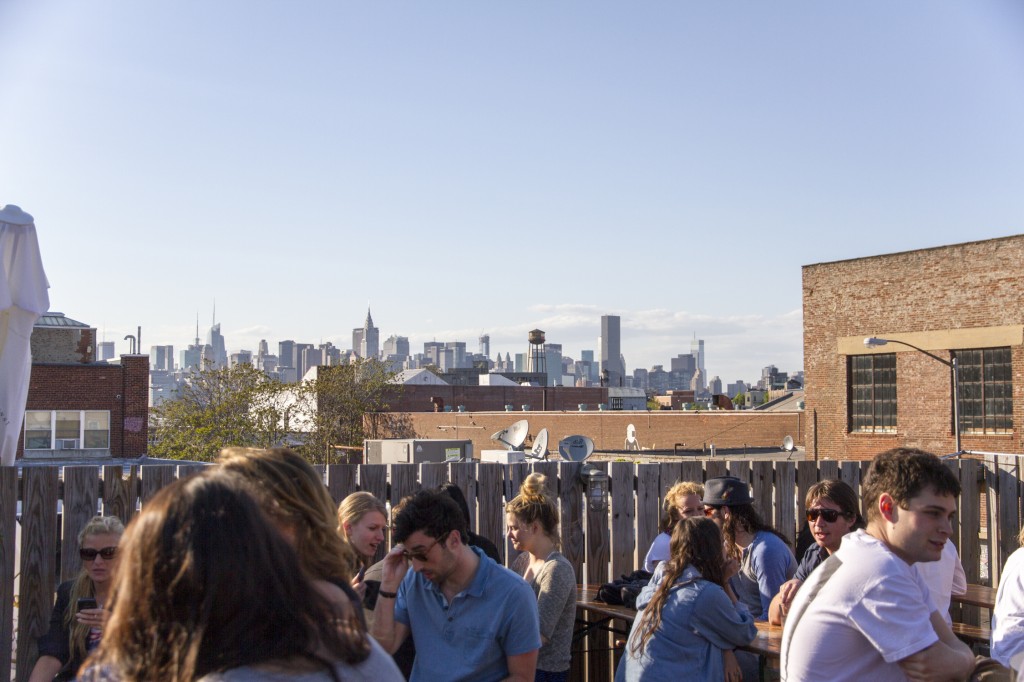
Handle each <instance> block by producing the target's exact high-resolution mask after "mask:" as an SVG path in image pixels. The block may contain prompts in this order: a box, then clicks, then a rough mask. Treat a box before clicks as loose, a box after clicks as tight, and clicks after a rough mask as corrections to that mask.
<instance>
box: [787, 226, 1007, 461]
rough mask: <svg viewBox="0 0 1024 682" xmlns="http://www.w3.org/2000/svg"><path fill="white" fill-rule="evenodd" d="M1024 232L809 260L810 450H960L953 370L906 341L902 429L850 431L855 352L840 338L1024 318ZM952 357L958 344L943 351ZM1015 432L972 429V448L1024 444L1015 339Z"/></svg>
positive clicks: (826, 453) (899, 372) (900, 359)
mask: <svg viewBox="0 0 1024 682" xmlns="http://www.w3.org/2000/svg"><path fill="white" fill-rule="evenodd" d="M1022 265H1024V236H1015V237H1006V238H1003V239H992V240H987V241H981V242H969V243H966V244H956V245H953V246H945V247H940V248H934V249H924V250H920V251H910V252H906V253H897V254H891V255H884V256H875V257H871V258H859V259H856V260H848V261H841V262H836V263H821V264H817V265H808V266H805V267H804V268H803V316H804V372H805V380H806V386H805V389H806V408H807V420H808V424H807V426H808V429H807V434H806V441H807V452H808V456H812V455H813V453H814V449H815V448H817V452H818V455H819V456H820V457H822V458H827V459H867V458H870V457H872V456H873V455H875V454H877V453H878V452H881V451H882V450H884V449H887V448H890V447H895V446H897V445H899V446H914V447H921V448H923V449H925V450H928V451H930V452H935V453H936V454H946V453H951V452H954V451H955V449H956V446H955V438H954V435H953V428H952V416H951V407H952V389H951V383H950V373H949V369H948V368H947V367H946V366H944V365H942V364H941V363H938V362H936V361H935V360H933V359H931V358H928V357H927V356H924V355H922V354H920V353H916V352H902V351H903V350H905V348H904V347H901V346H896V345H895V344H894V345H892V346H890V348H892V349H893V351H899V352H896V377H897V379H896V381H897V417H896V419H897V427H896V429H897V430H896V433H895V434H860V433H848V432H847V429H848V420H847V409H848V405H847V374H846V372H847V356H845V355H839V353H838V347H837V344H838V339H840V338H841V337H850V336H864V337H867V336H874V335H878V336H882V335H884V334H896V333H901V332H904V333H905V332H925V331H937V330H946V329H971V328H979V327H995V326H1001V325H1019V324H1022V323H1024V297H1022V292H1024V277H1022V274H1021V266H1022ZM935 354H936V355H938V356H939V357H942V358H945V359H948V358H949V357H950V354H949V352H948V351H936V352H935ZM1013 376H1014V379H1015V380H1014V386H1013V392H1014V396H1013V400H1014V407H1013V410H1014V430H1013V433H1012V434H1010V435H990V436H965V437H964V439H963V443H964V447H965V448H967V449H977V450H988V451H996V452H1020V451H1021V447H1022V444H1021V428H1020V426H1021V423H1022V418H1024V381H1021V380H1020V377H1024V348H1022V347H1021V346H1019V345H1017V346H1014V347H1013Z"/></svg>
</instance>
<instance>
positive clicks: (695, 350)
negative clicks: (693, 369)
mask: <svg viewBox="0 0 1024 682" xmlns="http://www.w3.org/2000/svg"><path fill="white" fill-rule="evenodd" d="M690 355H692V356H693V357H694V358H696V360H697V369H699V370H700V385H699V386H698V387H697V388H698V389H699V390H703V389H704V382H705V381H706V379H707V376H708V372H707V369H706V368H705V367H704V339H698V338H697V333H696V332H694V334H693V341H691V342H690Z"/></svg>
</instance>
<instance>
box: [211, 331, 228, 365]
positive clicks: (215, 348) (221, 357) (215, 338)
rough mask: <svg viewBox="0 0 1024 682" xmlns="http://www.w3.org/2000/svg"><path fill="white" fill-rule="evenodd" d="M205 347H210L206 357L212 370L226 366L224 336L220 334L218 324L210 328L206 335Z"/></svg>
mask: <svg viewBox="0 0 1024 682" xmlns="http://www.w3.org/2000/svg"><path fill="white" fill-rule="evenodd" d="M206 345H207V346H209V347H210V350H209V351H207V357H208V358H209V359H210V360H211V361H212V362H213V365H212V367H213V368H214V369H221V368H223V367H227V366H228V351H227V348H226V347H225V345H224V335H223V334H221V333H220V322H217V323H215V324H214V325H213V326H212V327H210V331H209V332H208V333H207V334H206Z"/></svg>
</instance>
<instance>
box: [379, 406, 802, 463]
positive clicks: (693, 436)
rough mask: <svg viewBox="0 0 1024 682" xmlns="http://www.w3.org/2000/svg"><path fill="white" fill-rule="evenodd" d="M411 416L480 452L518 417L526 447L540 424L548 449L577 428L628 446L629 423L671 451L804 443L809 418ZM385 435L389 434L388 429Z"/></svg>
mask: <svg viewBox="0 0 1024 682" xmlns="http://www.w3.org/2000/svg"><path fill="white" fill-rule="evenodd" d="M407 416H408V424H409V426H410V427H411V430H412V432H413V433H412V434H409V433H404V434H402V435H403V436H406V437H408V436H410V435H413V436H414V437H416V438H440V439H468V440H471V441H473V452H474V453H476V456H477V457H479V453H480V451H481V450H487V449H495V448H497V447H498V446H497V445H496V444H495V443H494V441H492V440H491V435H492V434H494V433H496V432H498V431H500V430H501V429H503V428H505V427H507V426H508V425H509V424H511V423H512V422H514V421H517V420H519V419H526V420H527V421H529V424H530V433H529V435H528V436H527V440H526V445H527V447H529V446H530V445H532V444H533V438H534V437H535V436H536V435H537V433H538V432H539V431H540V430H541V429H543V428H546V429H547V430H548V433H549V434H550V440H549V442H548V450H549V451H550V452H557V451H558V441H559V440H561V439H562V438H565V437H566V436H570V435H575V434H581V435H584V436H589V437H590V438H591V439H593V441H594V445H595V447H596V448H597V450H598V451H609V450H611V451H615V450H620V451H621V450H625V449H626V444H625V441H626V433H627V428H628V427H629V426H630V425H632V426H633V427H634V429H635V431H636V438H637V441H638V442H639V445H640V447H641V449H643V450H661V451H666V450H667V451H671V450H673V448H674V447H675V446H676V445H678V446H679V447H680V449H686V450H690V451H693V450H701V449H702V448H705V447H707V448H710V447H711V446H714V447H715V448H716V449H725V448H736V449H742V448H751V449H755V448H758V449H762V448H778V447H779V445H780V444H781V443H782V440H783V438H785V437H786V436H792V437H793V439H794V440H795V441H796V443H797V445H802V444H803V432H804V422H805V415H804V412H802V411H794V412H754V411H750V410H746V411H726V410H717V411H702V412H682V411H675V410H658V411H652V412H647V411H646V410H645V411H642V412H629V411H611V410H606V411H603V412H598V411H595V410H589V411H586V412H579V411H572V410H566V411H558V412H551V411H548V412H539V411H530V412H522V411H518V412H410V413H408V414H407ZM382 435H383V436H385V437H387V435H388V434H382ZM499 449H500V448H499ZM556 459H557V458H556Z"/></svg>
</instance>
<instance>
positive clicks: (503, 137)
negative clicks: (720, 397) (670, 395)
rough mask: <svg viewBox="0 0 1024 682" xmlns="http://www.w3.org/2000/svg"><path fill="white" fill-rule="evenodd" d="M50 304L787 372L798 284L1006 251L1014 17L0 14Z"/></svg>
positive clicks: (14, 146) (3, 81)
mask: <svg viewBox="0 0 1024 682" xmlns="http://www.w3.org/2000/svg"><path fill="white" fill-rule="evenodd" d="M0 92H2V103H0V205H2V204H6V203H12V204H18V205H20V206H21V207H22V208H23V209H24V210H26V211H28V212H29V213H32V214H33V215H34V216H35V218H36V225H37V228H38V230H39V235H40V243H41V248H42V252H43V260H44V264H45V266H46V270H47V274H48V276H49V278H50V283H51V285H52V288H51V290H50V297H51V302H52V303H51V309H52V310H57V311H61V312H64V313H66V314H67V315H68V316H70V317H73V318H76V319H79V320H81V321H83V322H87V323H89V324H92V325H95V326H97V327H99V328H100V329H101V332H102V333H104V334H105V336H106V338H107V339H108V340H116V341H117V342H118V352H126V351H127V344H126V342H123V341H122V340H121V339H122V337H123V336H124V335H125V334H128V333H134V331H135V327H136V326H138V325H142V328H143V332H142V333H143V346H144V349H146V350H148V347H149V346H150V345H152V344H157V343H160V344H167V343H169V344H174V345H175V348H176V350H180V349H181V348H183V347H184V346H185V345H186V344H187V343H189V342H190V340H191V338H192V337H193V335H194V327H195V318H196V313H197V312H198V313H199V316H200V320H201V323H202V325H203V327H204V329H203V332H202V333H203V335H204V336H205V327H207V326H208V325H209V323H210V317H211V312H212V307H213V301H214V299H216V305H217V317H218V320H219V321H220V322H221V323H222V325H223V329H224V333H225V336H226V338H227V344H228V348H229V350H237V349H239V348H249V349H255V346H256V343H257V342H258V340H259V339H260V338H266V339H267V340H268V341H269V342H270V344H271V348H272V349H275V350H276V343H277V341H278V340H280V339H284V338H291V339H295V340H297V341H300V342H309V343H318V342H320V341H328V340H330V341H333V342H334V343H335V344H336V345H338V346H340V347H342V348H347V347H349V345H350V341H351V329H352V328H353V327H356V326H360V325H361V323H362V321H363V319H364V317H365V314H366V306H367V302H369V303H370V304H371V305H372V308H373V315H374V320H375V322H376V323H377V325H378V326H379V327H380V329H381V337H382V340H383V338H385V337H386V336H388V335H390V334H395V333H397V334H402V335H407V336H409V337H410V340H411V342H412V345H413V349H414V351H415V350H421V349H422V343H423V341H427V340H431V339H433V338H436V339H438V340H456V339H458V340H464V341H466V342H467V345H468V347H469V348H470V349H473V350H475V349H476V337H477V336H478V335H479V334H480V333H481V332H488V333H490V335H491V339H492V341H491V348H492V356H493V354H494V351H501V352H502V353H504V352H506V351H507V352H510V353H512V354H515V353H516V352H522V351H523V350H525V345H526V332H527V330H529V329H532V328H534V327H540V328H541V329H544V330H545V331H547V338H548V341H549V342H553V343H561V344H563V348H564V352H565V354H567V355H570V356H573V357H577V358H578V357H579V350H580V349H581V348H596V345H597V344H596V338H597V336H598V334H599V332H600V324H599V317H600V315H602V314H618V315H621V316H622V352H623V354H624V355H625V357H626V362H627V368H628V369H629V370H632V369H633V368H634V367H637V366H640V367H648V368H649V367H650V366H651V365H653V364H665V365H667V364H668V361H669V358H670V357H671V356H674V355H676V354H678V353H685V352H688V351H689V345H690V339H691V338H692V337H693V335H694V333H696V334H697V335H698V336H699V337H700V338H703V339H704V340H705V342H706V357H707V367H708V370H709V373H710V374H717V375H719V376H721V378H722V379H723V380H724V381H726V382H729V381H734V380H736V379H738V378H743V379H745V380H750V379H754V378H756V377H757V376H759V373H760V368H761V367H762V366H764V365H766V364H768V363H773V364H775V365H777V366H779V367H780V369H783V370H790V371H793V370H797V369H800V368H801V367H802V364H803V360H802V320H801V286H800V266H801V265H806V264H809V263H818V262H824V261H832V260H841V259H846V258H855V257H860V256H869V255H874V254H879V253H890V252H894V251H903V250H908V249H916V248H922V247H928V246H937V245H941V244H949V243H956V242H962V241H970V240H975V239H986V238H990V237H998V236H1004V235H1009V234H1018V233H1021V232H1024V4H1022V3H1020V2H1019V1H1017V0H1001V1H999V0H972V1H971V2H961V1H957V2H948V1H943V0H921V1H901V2H889V1H888V0H886V1H874V2H872V1H867V2H856V3H849V2H848V3H835V2H818V1H807V2H790V1H779V2H770V3H769V2H696V1H692V2H685V1H682V0H678V1H672V2H642V3H622V2H615V3H606V2H563V3H540V2H517V3H511V2H507V3H496V2H431V3H425V2H424V3H391V2H373V3H370V2H362V3H349V2H340V1H336V0H330V1H323V2H316V1H308V2H275V3H269V2H253V1H250V0H246V1H241V0H236V1H228V0H218V1H216V2H198V1H196V0H174V1H153V2H130V1H129V0H123V1H121V2H109V1H104V0H92V1H90V2H80V1H75V2H60V1H52V2H50V1H47V2H40V1H39V0H5V1H4V2H2V3H0Z"/></svg>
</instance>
